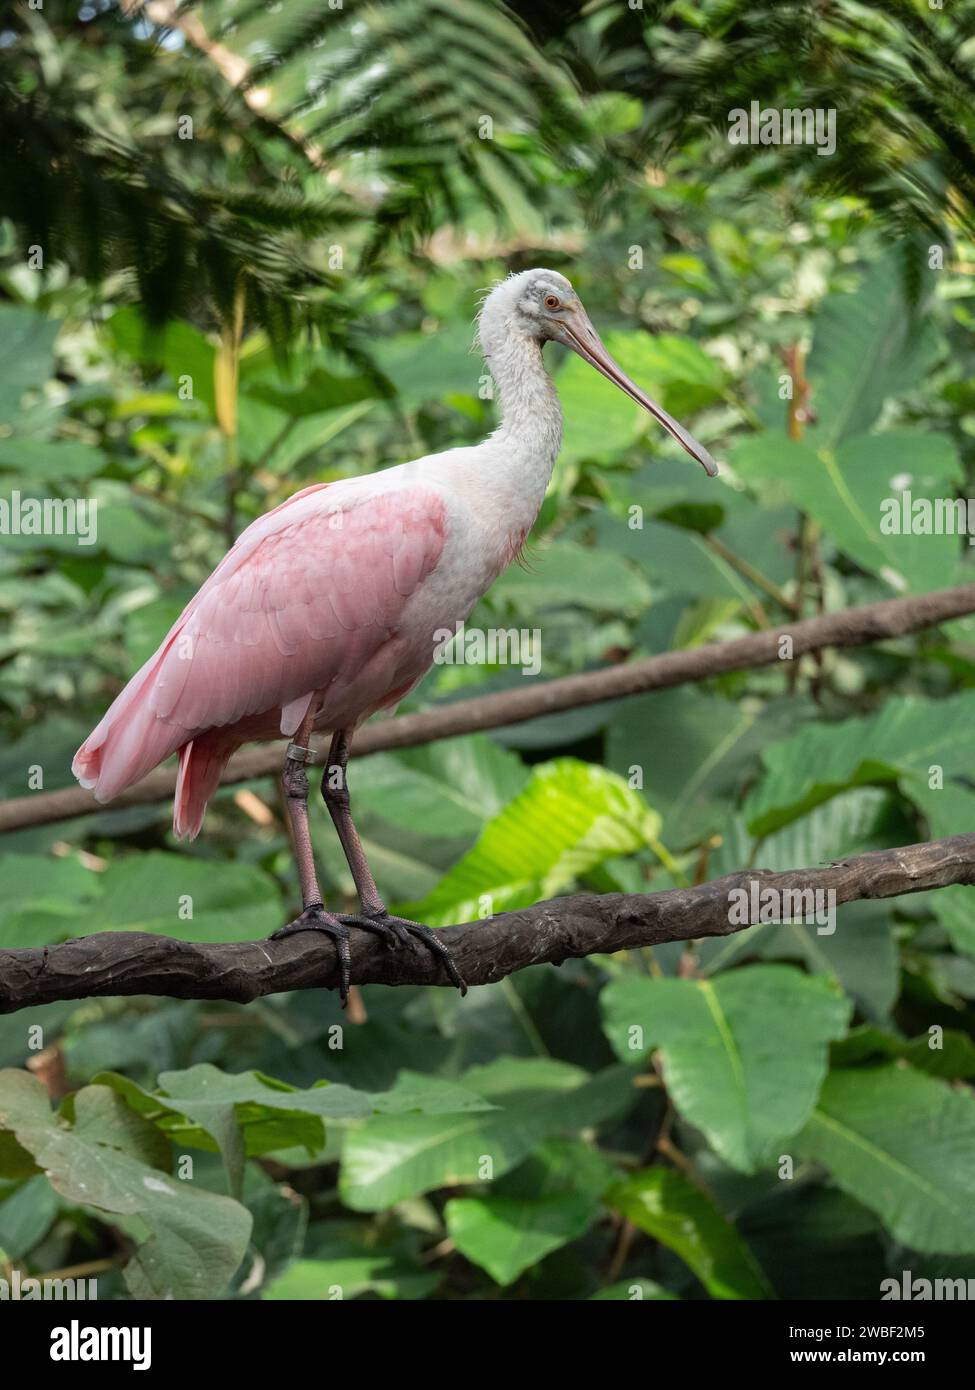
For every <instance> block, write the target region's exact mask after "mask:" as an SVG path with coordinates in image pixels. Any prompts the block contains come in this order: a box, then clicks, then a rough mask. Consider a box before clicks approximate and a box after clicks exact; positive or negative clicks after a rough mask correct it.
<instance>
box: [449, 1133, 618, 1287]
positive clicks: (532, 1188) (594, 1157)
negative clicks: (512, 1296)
mask: <svg viewBox="0 0 975 1390" xmlns="http://www.w3.org/2000/svg"><path fill="white" fill-rule="evenodd" d="M616 1176H617V1173H616V1170H615V1169H614V1168H613V1167H612V1165H611V1164H609V1163H608V1162H607V1161H606V1160H605V1159H604V1158H603V1157H602V1155H601V1154H600V1152H599V1151H598V1150H597V1149H594V1148H591V1147H589V1146H588V1145H586V1144H583V1143H582V1142H581V1141H580V1140H551V1141H550V1142H549V1143H547V1144H544V1145H542V1147H541V1148H540V1149H538V1150H537V1151H536V1153H535V1154H534V1156H533V1157H532V1158H530V1159H528V1160H527V1161H526V1163H524V1164H522V1165H521V1167H519V1168H518V1169H516V1170H515V1172H513V1173H511V1174H509V1175H508V1177H507V1178H503V1179H502V1180H501V1182H500V1183H499V1184H497V1189H496V1190H494V1191H492V1192H491V1193H489V1194H488V1195H487V1196H485V1197H454V1198H452V1199H451V1200H450V1201H449V1202H448V1203H447V1205H446V1207H445V1208H444V1218H445V1220H446V1222H447V1230H448V1232H449V1233H450V1236H451V1239H452V1240H453V1241H454V1243H455V1245H456V1246H457V1248H458V1250H460V1252H461V1254H463V1255H466V1256H467V1258H468V1259H469V1260H472V1261H473V1262H474V1264H477V1265H480V1267H481V1268H482V1269H485V1270H487V1272H488V1274H490V1276H491V1278H492V1279H493V1280H494V1282H495V1283H496V1284H502V1285H507V1284H513V1283H514V1281H515V1280H516V1279H517V1278H518V1277H519V1275H521V1274H523V1273H524V1272H525V1270H526V1269H529V1268H531V1267H532V1266H533V1265H535V1264H537V1263H538V1261H539V1260H541V1259H543V1258H544V1257H545V1256H546V1255H548V1254H550V1253H551V1252H552V1251H553V1250H557V1249H559V1248H560V1247H561V1246H563V1245H565V1244H567V1243H568V1242H569V1241H570V1240H575V1239H576V1237H578V1236H580V1235H582V1233H583V1232H584V1231H585V1230H587V1229H588V1227H589V1226H590V1224H591V1223H592V1221H593V1219H594V1217H595V1216H596V1214H597V1212H598V1211H599V1198H600V1196H601V1195H602V1193H603V1192H604V1191H605V1190H606V1188H607V1187H608V1186H609V1184H610V1183H611V1182H613V1181H614V1179H615V1178H616Z"/></svg>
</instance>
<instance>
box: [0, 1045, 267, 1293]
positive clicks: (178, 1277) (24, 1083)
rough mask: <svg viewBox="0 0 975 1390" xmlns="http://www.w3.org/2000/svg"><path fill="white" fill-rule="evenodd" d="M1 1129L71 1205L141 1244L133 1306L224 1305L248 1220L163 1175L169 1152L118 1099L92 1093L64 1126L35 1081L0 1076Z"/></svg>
mask: <svg viewBox="0 0 975 1390" xmlns="http://www.w3.org/2000/svg"><path fill="white" fill-rule="evenodd" d="M0 1130H3V1131H7V1132H9V1133H11V1134H13V1135H15V1136H16V1139H17V1142H18V1143H19V1144H20V1145H21V1146H22V1147H23V1148H24V1149H25V1150H27V1152H29V1153H30V1154H31V1155H32V1156H33V1158H34V1160H35V1161H36V1163H37V1164H38V1166H39V1167H41V1168H43V1170H44V1172H45V1174H46V1175H47V1178H48V1180H49V1181H50V1183H51V1185H52V1187H53V1188H54V1189H55V1191H56V1192H58V1193H60V1195H61V1196H62V1197H64V1198H65V1199H66V1200H67V1201H69V1202H73V1203H75V1204H76V1205H78V1206H81V1207H91V1208H94V1209H95V1210H96V1211H98V1212H106V1213H109V1215H110V1216H111V1218H112V1219H113V1221H114V1222H115V1224H119V1225H121V1226H123V1228H126V1227H129V1228H131V1232H132V1234H133V1236H134V1238H135V1239H136V1241H137V1244H136V1248H135V1252H134V1254H133V1255H132V1257H131V1259H130V1260H129V1262H128V1264H127V1265H126V1267H125V1280H126V1283H127V1284H128V1286H129V1290H130V1292H131V1293H132V1296H133V1297H134V1298H167V1297H168V1298H214V1297H218V1296H219V1294H220V1292H221V1290H222V1289H223V1288H224V1287H225V1286H226V1284H227V1283H228V1281H229V1280H230V1277H231V1276H232V1274H233V1273H234V1270H235V1269H236V1268H237V1266H238V1264H239V1263H240V1261H241V1258H242V1257H243V1254H244V1251H245V1250H246V1248H247V1240H248V1236H249V1235H250V1230H251V1218H250V1214H249V1213H248V1212H247V1210H246V1209H245V1208H244V1207H242V1206H241V1205H240V1204H239V1203H238V1202H235V1201H233V1200H232V1199H231V1198H230V1197H222V1196H219V1195H217V1194H215V1193H212V1192H207V1191H205V1190H204V1189H202V1188H200V1187H194V1186H193V1185H192V1183H188V1182H178V1181H176V1180H175V1179H173V1178H171V1177H170V1176H169V1175H168V1173H166V1172H165V1171H163V1170H162V1164H163V1161H164V1157H165V1156H167V1155H168V1152H169V1145H168V1144H167V1143H166V1141H165V1140H164V1138H163V1136H162V1135H161V1134H160V1133H159V1131H158V1130H157V1129H156V1128H155V1126H154V1125H151V1124H150V1123H149V1122H148V1121H147V1120H144V1119H142V1118H141V1117H140V1116H138V1115H137V1114H135V1112H134V1111H132V1110H130V1109H129V1108H128V1106H127V1105H126V1104H125V1102H124V1101H123V1100H122V1098H121V1097H120V1096H118V1095H116V1094H115V1093H114V1092H113V1091H112V1090H110V1089H109V1088H108V1087H106V1086H86V1087H85V1088H84V1089H83V1090H81V1091H78V1092H77V1093H76V1094H75V1095H74V1096H72V1097H71V1100H70V1106H69V1109H68V1112H67V1114H66V1115H65V1116H64V1117H62V1116H59V1115H56V1114H52V1112H51V1110H50V1107H49V1102H48V1098H47V1093H46V1091H45V1090H44V1087H43V1086H42V1085H41V1083H40V1082H39V1081H37V1080H36V1079H35V1078H34V1077H32V1076H30V1075H28V1073H27V1072H23V1071H4V1072H0ZM134 1218H138V1221H134V1220H133V1219H134ZM140 1227H141V1233H140V1234H139V1235H137V1236H136V1235H135V1231H136V1230H138V1229H139V1228H140ZM146 1231H148V1235H146Z"/></svg>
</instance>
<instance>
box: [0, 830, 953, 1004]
mask: <svg viewBox="0 0 975 1390" xmlns="http://www.w3.org/2000/svg"><path fill="white" fill-rule="evenodd" d="M952 883H964V884H972V883H975V835H955V836H952V837H951V838H950V839H947V840H933V841H930V842H928V843H925V844H920V845H907V846H905V847H904V848H902V849H889V850H879V851H876V852H875V853H871V854H861V855H857V856H856V857H855V858H852V859H847V860H842V861H839V862H837V863H834V864H829V865H826V866H824V867H821V868H814V869H790V870H789V871H788V872H785V873H772V872H770V871H769V870H762V869H754V870H746V871H744V872H742V873H737V874H729V875H728V876H727V877H726V878H719V879H715V880H714V881H713V882H712V883H705V884H702V885H701V886H700V887H698V888H675V889H671V890H670V891H668V892H666V893H646V894H623V893H606V894H603V895H596V894H592V893H585V894H580V895H578V896H576V897H571V898H553V899H551V900H549V901H548V902H544V903H539V904H538V905H537V906H535V907H528V908H525V909H523V910H522V911H520V912H503V913H501V914H499V915H498V916H497V917H491V918H489V919H488V920H487V921H484V922H469V923H467V924H466V925H465V926H460V927H449V928H448V929H447V931H446V934H445V935H446V939H447V940H448V941H449V944H450V949H451V952H452V953H453V956H454V959H455V960H456V962H457V965H458V967H459V969H460V971H461V973H462V974H463V975H464V977H465V978H466V979H467V981H468V982H469V983H470V984H472V985H486V984H493V983H494V982H495V981H497V980H500V979H503V978H504V976H506V975H510V974H512V973H513V972H514V971H516V970H523V969H524V968H525V967H526V966H529V965H542V964H546V963H552V964H554V965H560V964H561V963H562V961H564V960H569V959H571V958H573V957H579V956H588V955H592V954H595V953H599V954H607V953H610V952H613V951H622V950H626V949H632V948H636V947H639V946H657V945H660V944H661V943H662V942H665V941H689V940H693V939H694V938H697V937H705V936H729V935H731V934H732V933H733V932H736V931H741V930H742V929H743V927H744V925H747V923H742V924H741V925H739V924H736V923H735V922H732V921H731V919H730V914H729V903H730V902H731V901H733V900H732V899H731V898H730V894H731V893H732V892H733V891H734V890H742V889H744V890H745V892H746V893H747V894H748V895H749V897H751V896H752V893H753V890H752V884H755V885H756V889H755V890H754V891H755V892H756V893H761V892H763V891H764V890H766V889H769V888H772V889H775V890H776V891H777V893H779V894H784V893H786V892H807V893H808V892H809V890H812V891H814V892H815V891H817V890H819V891H822V892H832V893H834V894H835V898H834V899H833V901H834V902H835V903H836V904H837V905H838V904H841V903H848V902H854V901H856V900H859V899H863V898H895V897H898V896H900V895H901V894H903V893H918V892H922V891H923V890H925V889H929V888H944V887H947V886H948V885H949V884H952ZM756 901H758V899H756ZM807 929H808V930H809V931H815V927H814V926H809V927H808V928H807ZM837 930H839V931H842V930H844V927H843V923H842V921H840V923H839V925H838V927H837ZM353 978H354V980H355V981H356V983H358V984H386V985H407V984H416V985H444V984H447V983H448V981H447V980H446V978H445V977H444V976H443V975H442V973H441V971H440V969H439V966H438V964H437V962H436V961H435V959H434V958H433V956H432V955H431V954H430V953H429V952H427V951H423V950H419V951H417V952H408V951H390V950H388V949H387V948H386V947H385V946H384V945H383V944H382V943H381V942H378V941H377V940H376V939H375V937H372V936H367V935H366V934H365V933H361V932H360V933H356V938H355V941H354V947H353ZM335 984H336V969H335V952H334V947H333V945H332V943H331V942H330V941H329V940H327V939H326V938H322V937H320V936H316V935H314V934H303V935H298V936H290V937H286V938H283V939H282V940H280V941H241V942H233V943H222V944H219V945H200V944H197V943H195V942H190V941H177V940H175V939H174V938H173V937H169V936H150V935H147V934H144V933H140V932H99V933H97V934H96V935H94V936H84V937H79V938H78V939H77V940H75V941H68V942H65V944H64V945H62V946H53V947H50V948H47V947H44V948H40V949H33V950H24V949H20V950H2V949H0V1013H12V1012H14V1011H15V1010H16V1009H23V1008H26V1007H28V1006H30V1005H38V1004H49V1003H51V1002H53V1001H54V1000H57V999H86V998H89V997H91V996H95V995H120V994H161V995H168V996H171V997H174V998H177V999H230V1000H236V1001H238V1002H242V1003H246V1002H248V1001H249V1000H251V999H257V998H259V997H260V996H261V995H264V994H276V993H280V992H281V991H284V990H293V989H313V988H316V987H321V986H325V987H328V988H334V987H335Z"/></svg>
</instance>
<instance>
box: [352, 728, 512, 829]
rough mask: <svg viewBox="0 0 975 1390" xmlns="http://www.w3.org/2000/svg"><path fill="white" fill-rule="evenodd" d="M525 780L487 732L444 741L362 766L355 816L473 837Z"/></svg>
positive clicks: (387, 755) (382, 756)
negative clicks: (367, 813)
mask: <svg viewBox="0 0 975 1390" xmlns="http://www.w3.org/2000/svg"><path fill="white" fill-rule="evenodd" d="M527 776H528V774H527V772H526V771H525V768H524V765H523V763H522V761H521V759H520V758H518V757H517V756H516V755H515V754H513V753H509V752H508V751H507V750H506V749H504V748H502V747H501V746H500V744H498V743H495V742H494V740H493V739H490V738H488V736H487V735H486V734H476V735H474V736H473V737H469V738H455V739H445V740H443V741H442V742H440V743H434V744H430V745H429V746H428V747H426V748H415V749H410V750H407V751H406V752H404V753H397V754H392V753H385V754H384V753H379V754H376V755H375V756H374V757H371V758H370V759H369V761H368V762H367V763H363V765H362V770H361V775H359V776H357V777H356V782H355V788H354V791H355V798H356V812H357V814H358V813H360V812H361V810H362V809H365V810H366V811H370V812H373V813H375V814H376V815H378V816H381V817H382V818H383V819H385V820H390V821H394V822H396V823H397V824H400V825H405V826H407V827H410V828H414V829H415V828H416V827H417V826H420V827H422V829H423V831H424V832H425V833H426V834H428V835H431V836H443V837H444V838H446V839H456V838H458V837H460V836H473V835H476V834H477V833H478V832H479V831H480V830H481V829H482V828H483V826H484V822H485V821H486V820H489V819H490V818H491V817H492V816H495V815H497V814H498V812H499V811H501V810H502V809H503V808H504V806H505V805H506V804H507V803H508V802H509V801H510V800H511V799H512V798H513V797H515V796H517V795H518V793H519V792H520V791H521V789H522V787H523V786H524V784H525V781H526V779H527Z"/></svg>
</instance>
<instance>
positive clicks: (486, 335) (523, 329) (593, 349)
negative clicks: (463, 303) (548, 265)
mask: <svg viewBox="0 0 975 1390" xmlns="http://www.w3.org/2000/svg"><path fill="white" fill-rule="evenodd" d="M478 336H479V338H480V341H481V347H482V348H483V350H484V354H485V356H486V357H487V358H488V360H489V361H490V359H491V357H492V356H493V355H494V354H495V353H496V352H498V351H500V350H501V349H502V347H503V346H504V343H505V342H506V341H509V340H510V339H511V338H513V337H518V338H527V339H533V340H534V341H535V342H537V343H546V342H549V341H550V340H551V341H552V342H556V343H562V344H563V345H564V346H565V347H567V348H571V349H572V351H573V352H575V353H578V355H579V356H580V357H581V358H582V359H583V361H584V362H588V363H589V364H590V366H592V367H595V368H596V371H597V372H602V374H603V376H604V377H606V378H607V379H608V380H609V381H611V382H613V384H614V385H616V386H618V387H619V388H620V390H621V391H623V392H625V393H626V395H628V396H629V397H630V398H631V399H632V400H634V401H636V403H637V405H641V406H642V407H643V409H644V410H646V411H647V412H648V413H649V414H650V415H652V416H653V418H654V419H655V420H657V421H659V423H660V424H661V425H663V427H664V429H665V430H667V432H668V433H669V434H671V435H672V436H673V437H674V439H676V440H677V442H678V444H680V445H681V446H682V447H683V448H684V449H686V450H687V452H688V453H689V454H690V456H691V458H694V459H697V461H698V463H700V464H701V466H702V467H703V468H704V471H705V472H706V473H708V474H709V475H710V476H711V477H712V478H714V477H716V476H717V473H718V465H717V464H716V463H715V461H714V459H713V458H712V457H711V455H710V454H709V453H708V451H707V449H705V448H704V446H703V445H702V444H699V443H698V442H697V440H696V439H695V438H694V437H693V435H691V434H689V433H688V432H687V430H685V429H684V426H683V425H681V424H679V423H678V422H677V421H676V420H675V419H674V418H673V416H671V415H668V414H667V412H666V410H664V408H663V407H662V406H659V405H658V404H657V403H656V401H653V400H651V399H650V397H649V396H647V395H646V394H645V393H644V392H643V391H641V390H640V388H639V386H637V385H636V383H635V382H633V381H631V380H630V378H629V377H628V376H627V375H626V373H625V372H624V371H623V368H622V367H621V366H620V365H619V363H618V362H615V361H614V360H613V358H612V357H610V355H609V353H608V352H607V350H606V346H605V344H604V343H603V341H602V339H601V338H600V336H599V334H598V333H597V332H596V330H595V328H594V327H593V323H592V320H591V319H590V317H589V315H588V314H587V313H586V311H585V309H584V308H583V306H582V301H581V300H580V299H579V296H578V295H577V294H576V292H575V290H574V289H573V288H572V286H571V285H570V283H569V281H568V280H567V279H566V278H565V276H564V275H560V274H559V272H558V271H557V270H543V269H539V270H523V271H522V272H521V273H520V274H519V275H511V276H509V277H508V279H507V280H502V281H501V283H500V284H499V285H496V286H495V287H494V289H493V290H492V291H491V293H490V294H489V295H488V296H487V298H486V299H485V301H484V304H483V306H482V308H481V313H480V317H479V319H478Z"/></svg>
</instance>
